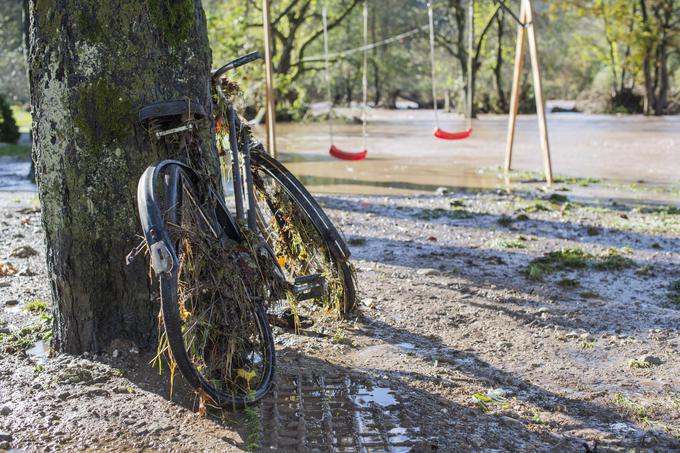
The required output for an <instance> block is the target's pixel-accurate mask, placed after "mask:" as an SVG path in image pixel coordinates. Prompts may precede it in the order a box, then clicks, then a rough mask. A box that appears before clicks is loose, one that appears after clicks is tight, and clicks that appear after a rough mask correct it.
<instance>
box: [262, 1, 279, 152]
mask: <svg viewBox="0 0 680 453" xmlns="http://www.w3.org/2000/svg"><path fill="white" fill-rule="evenodd" d="M262 12H263V21H262V23H263V24H264V25H263V26H264V66H265V84H266V90H265V91H266V102H267V115H266V122H267V149H268V150H269V154H271V156H272V157H274V158H277V157H278V152H277V150H276V99H275V98H274V70H273V66H272V36H271V16H270V8H269V0H262Z"/></svg>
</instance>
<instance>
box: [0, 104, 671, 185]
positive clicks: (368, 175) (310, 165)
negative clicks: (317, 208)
mask: <svg viewBox="0 0 680 453" xmlns="http://www.w3.org/2000/svg"><path fill="white" fill-rule="evenodd" d="M344 113H345V114H347V113H348V112H347V111H345V112H344ZM357 114H358V112H357ZM369 120H370V123H369V127H368V130H369V137H368V140H367V148H368V151H369V153H368V159H367V160H365V161H361V162H346V161H338V160H335V159H333V158H331V157H330V156H329V155H328V148H329V144H330V143H329V138H328V127H327V125H326V123H307V124H279V125H278V134H279V135H278V143H279V151H280V157H281V159H282V160H283V161H284V162H286V165H287V166H289V168H290V169H291V170H292V171H293V172H294V173H295V174H296V175H297V176H299V177H300V178H301V179H302V180H303V182H304V183H305V184H307V185H308V186H309V187H310V188H311V189H312V190H313V191H316V192H332V193H382V194H398V193H417V192H432V191H434V190H436V189H437V188H438V187H442V186H444V187H448V188H449V189H456V188H460V189H478V188H492V187H499V186H501V185H502V181H501V180H500V179H499V178H498V171H494V170H495V169H497V168H498V167H499V166H500V165H502V163H503V158H504V151H505V140H506V130H507V129H506V128H507V116H504V115H483V116H481V117H480V119H478V120H475V121H474V124H473V128H474V132H473V134H472V136H471V137H470V138H469V139H467V140H460V141H443V140H439V139H436V138H434V137H433V136H432V131H433V129H434V123H433V113H432V111H427V110H406V111H404V110H402V111H386V110H375V111H372V112H370V114H369ZM441 126H442V128H443V129H445V130H447V131H456V130H462V129H464V122H463V119H462V118H461V117H459V116H453V115H449V116H446V115H444V116H443V119H442V125H441ZM548 130H549V133H550V145H551V148H552V159H553V169H554V173H555V174H556V175H562V176H576V177H592V178H599V179H606V180H611V181H615V182H622V183H634V182H637V181H644V182H647V183H650V184H654V185H661V186H673V185H677V184H678V183H680V116H675V117H661V118H646V117H643V116H611V115H586V114H578V113H557V114H549V115H548ZM257 133H258V134H263V133H264V131H263V130H262V129H261V128H258V131H257ZM516 137H517V138H516V144H515V152H514V168H515V169H517V170H540V169H541V168H542V163H541V151H540V148H539V137H538V127H537V123H536V117H535V116H533V115H527V116H521V117H520V119H519V121H518V125H517V136H516ZM361 143H362V140H361V125H360V124H339V125H336V139H335V145H336V146H338V147H339V148H341V149H343V150H348V151H357V150H359V149H360V148H361ZM28 170H29V166H28V164H27V163H26V162H16V161H12V160H10V159H8V158H2V159H0V190H30V188H31V187H32V186H31V185H30V184H29V183H28V182H27V180H26V179H25V175H27V174H28Z"/></svg>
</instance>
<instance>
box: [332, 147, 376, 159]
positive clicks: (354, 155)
mask: <svg viewBox="0 0 680 453" xmlns="http://www.w3.org/2000/svg"><path fill="white" fill-rule="evenodd" d="M328 154H330V155H331V156H333V157H335V158H336V159H341V160H364V159H366V155H367V154H368V150H366V149H365V150H363V151H358V152H350V151H343V150H341V149H340V148H338V147H336V146H335V145H331V149H330V150H329V151H328Z"/></svg>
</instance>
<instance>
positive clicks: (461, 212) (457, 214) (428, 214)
mask: <svg viewBox="0 0 680 453" xmlns="http://www.w3.org/2000/svg"><path fill="white" fill-rule="evenodd" d="M474 216H475V214H474V213H473V212H470V211H468V210H466V209H462V208H453V209H444V208H434V209H423V210H422V211H420V212H418V213H417V214H416V216H415V217H416V218H418V219H420V220H436V219H441V218H447V219H470V218H472V217H474Z"/></svg>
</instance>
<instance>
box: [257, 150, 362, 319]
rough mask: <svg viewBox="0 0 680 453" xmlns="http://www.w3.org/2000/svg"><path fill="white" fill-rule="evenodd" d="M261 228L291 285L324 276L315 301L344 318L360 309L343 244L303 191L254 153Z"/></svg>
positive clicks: (275, 164) (282, 170) (279, 167)
mask: <svg viewBox="0 0 680 453" xmlns="http://www.w3.org/2000/svg"><path fill="white" fill-rule="evenodd" d="M252 173H253V182H254V186H255V192H256V198H257V203H258V206H257V213H258V216H257V217H258V226H259V228H260V230H261V233H262V234H263V236H264V238H265V240H266V241H267V243H268V244H269V245H270V246H271V248H272V249H273V250H274V253H276V255H277V257H278V259H279V265H280V266H281V268H282V269H283V271H284V272H285V273H286V274H288V276H289V277H292V278H293V279H295V278H298V277H305V276H309V275H320V276H321V277H322V278H323V280H324V284H325V285H324V286H325V288H324V291H323V293H322V294H321V295H320V296H319V297H317V298H316V300H317V302H318V303H320V304H321V305H322V306H324V307H325V308H327V309H332V310H334V311H335V313H336V315H337V316H338V317H344V316H346V315H347V314H348V313H349V312H351V311H352V310H353V309H354V308H355V306H356V290H355V282H354V272H353V270H352V267H351V265H350V263H349V256H350V252H349V249H348V248H347V246H346V244H345V241H344V239H343V238H342V236H340V234H339V233H338V231H337V229H336V228H335V226H334V225H333V223H332V222H331V221H330V219H328V217H327V216H326V214H325V213H324V212H323V210H322V209H321V207H320V206H319V205H318V204H317V203H316V201H315V200H314V198H313V197H312V196H311V195H310V194H309V192H307V190H306V189H305V188H304V186H303V185H302V184H301V183H300V182H299V181H298V180H297V179H296V178H295V177H294V176H293V175H292V174H291V173H290V172H289V171H288V170H287V169H286V168H285V167H284V166H283V165H282V164H281V163H280V162H278V161H277V160H275V159H273V158H271V157H270V156H268V155H266V154H264V153H262V152H260V151H253V153H252Z"/></svg>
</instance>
